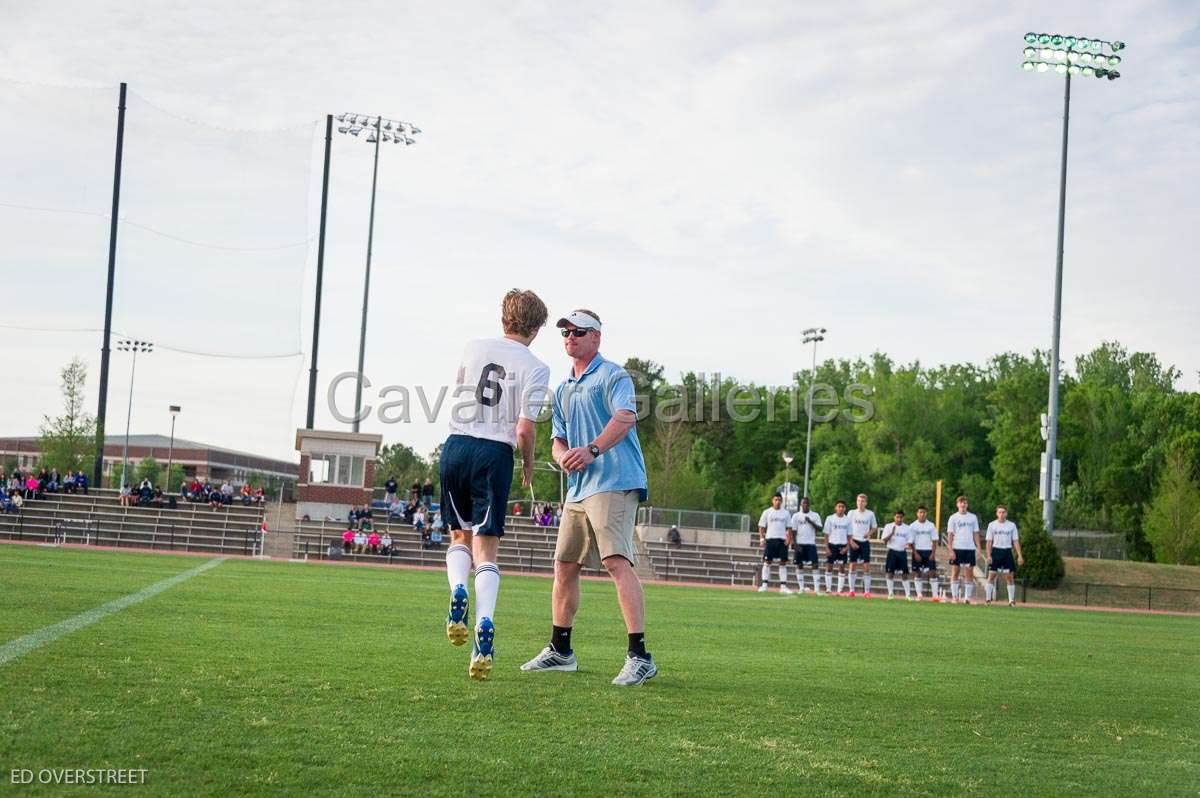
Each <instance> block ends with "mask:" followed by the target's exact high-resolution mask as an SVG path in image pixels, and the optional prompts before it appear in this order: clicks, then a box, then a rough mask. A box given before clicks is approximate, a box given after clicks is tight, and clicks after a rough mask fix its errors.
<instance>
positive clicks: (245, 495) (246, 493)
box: [241, 482, 254, 507]
mask: <svg viewBox="0 0 1200 798" xmlns="http://www.w3.org/2000/svg"><path fill="white" fill-rule="evenodd" d="M241 494H242V506H243V507H249V506H250V503H251V502H252V501H254V491H252V490H250V483H249V482H247V483H245V484H244V485H242V490H241Z"/></svg>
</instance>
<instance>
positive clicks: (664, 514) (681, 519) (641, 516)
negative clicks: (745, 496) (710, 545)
mask: <svg viewBox="0 0 1200 798" xmlns="http://www.w3.org/2000/svg"><path fill="white" fill-rule="evenodd" d="M637 522H638V523H639V524H641V525H643V526H672V525H674V526H677V527H679V528H680V529H716V530H720V531H723V532H749V531H750V516H748V515H746V514H745V513H715V512H711V511H708V510H672V509H669V508H665V507H639V508H638V519H637Z"/></svg>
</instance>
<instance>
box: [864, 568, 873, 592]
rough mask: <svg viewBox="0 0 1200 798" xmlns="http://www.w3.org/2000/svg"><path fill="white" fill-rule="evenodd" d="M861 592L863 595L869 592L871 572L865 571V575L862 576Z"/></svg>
mask: <svg viewBox="0 0 1200 798" xmlns="http://www.w3.org/2000/svg"><path fill="white" fill-rule="evenodd" d="M863 592H864V593H870V592H871V572H870V571H867V572H866V573H865V574H863Z"/></svg>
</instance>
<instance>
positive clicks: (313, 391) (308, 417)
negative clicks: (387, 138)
mask: <svg viewBox="0 0 1200 798" xmlns="http://www.w3.org/2000/svg"><path fill="white" fill-rule="evenodd" d="M332 143H333V114H326V115H325V168H324V170H323V171H322V175H321V232H320V234H319V237H318V239H317V295H316V298H315V299H314V300H313V344H312V355H311V356H310V357H311V362H310V364H309V367H308V408H307V413H306V414H305V417H304V418H305V427H304V428H305V429H312V428H313V421H314V419H315V417H316V410H317V350H318V349H319V348H320V344H321V286H322V285H323V283H324V280H325V215H326V212H327V211H328V210H329V151H330V148H331V144H332Z"/></svg>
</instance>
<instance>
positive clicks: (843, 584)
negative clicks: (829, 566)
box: [837, 573, 846, 593]
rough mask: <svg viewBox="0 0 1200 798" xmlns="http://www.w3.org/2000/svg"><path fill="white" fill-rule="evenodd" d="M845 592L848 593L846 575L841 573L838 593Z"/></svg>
mask: <svg viewBox="0 0 1200 798" xmlns="http://www.w3.org/2000/svg"><path fill="white" fill-rule="evenodd" d="M845 591H846V575H845V574H841V573H839V574H838V591H837V592H839V593H844V592H845Z"/></svg>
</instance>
